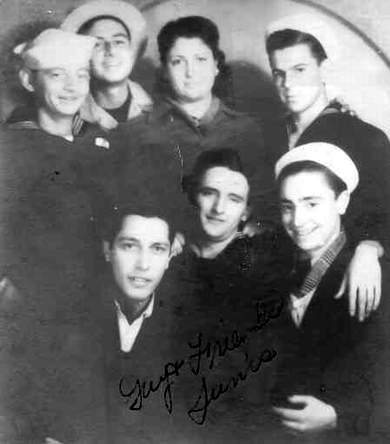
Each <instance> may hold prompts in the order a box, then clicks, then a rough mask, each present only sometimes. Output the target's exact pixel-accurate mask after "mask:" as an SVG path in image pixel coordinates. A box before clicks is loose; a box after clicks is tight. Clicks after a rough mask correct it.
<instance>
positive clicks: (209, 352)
mask: <svg viewBox="0 0 390 444" xmlns="http://www.w3.org/2000/svg"><path fill="white" fill-rule="evenodd" d="M282 308H283V300H282V299H281V298H280V299H275V298H273V299H269V300H264V299H263V300H259V301H258V302H257V304H256V320H255V322H254V323H253V324H249V325H247V326H246V327H245V328H243V330H242V331H241V332H240V331H238V330H237V329H235V330H232V331H231V332H230V333H229V334H227V335H226V336H224V337H223V338H220V339H215V340H213V341H210V340H205V338H204V335H203V333H201V332H199V333H197V335H196V338H195V340H194V341H190V342H189V343H188V347H189V348H190V354H189V355H188V356H186V357H184V358H183V359H179V360H176V361H174V362H167V363H166V364H165V365H164V367H163V372H162V374H161V375H160V376H159V377H158V378H157V379H156V380H152V379H144V380H143V379H142V378H138V379H137V380H136V381H135V383H133V384H129V383H128V381H127V378H126V377H122V378H121V379H120V381H119V393H120V395H121V396H122V397H123V398H126V402H127V404H128V408H129V410H133V411H136V410H141V409H142V407H143V404H144V400H146V399H147V398H149V396H150V395H151V394H152V393H155V392H157V391H159V390H160V389H162V390H163V398H164V404H165V407H166V409H167V411H168V412H169V414H171V413H172V411H173V393H172V387H173V385H174V380H175V379H176V378H178V377H179V376H180V374H181V371H182V370H183V366H184V365H185V364H188V366H189V368H190V370H191V372H192V373H193V375H195V376H199V374H200V369H201V364H202V361H203V360H204V359H206V360H207V361H206V364H207V366H208V368H209V370H211V371H212V370H213V369H214V366H215V364H216V361H217V360H218V359H220V358H223V357H225V356H227V355H228V354H229V353H231V352H233V351H234V350H238V349H240V348H241V347H242V346H243V345H244V344H247V343H248V341H249V340H250V337H251V335H254V334H255V333H257V332H259V331H261V330H262V329H263V328H264V327H265V326H266V325H267V324H268V323H269V321H270V320H272V319H275V318H277V317H278V316H280V313H281V310H282ZM276 355H277V353H276V351H275V350H273V349H264V350H263V351H262V352H261V353H260V355H259V356H257V357H255V358H252V359H249V357H248V355H246V361H247V363H246V367H245V368H244V369H243V370H242V371H239V372H238V373H237V374H236V375H235V376H232V377H230V379H229V380H228V381H227V382H219V383H217V384H216V385H215V386H213V387H209V386H208V383H207V379H206V378H205V376H203V375H202V378H201V381H202V382H201V389H200V394H199V396H198V398H197V400H196V401H195V403H194V405H193V407H192V408H191V409H190V410H189V411H188V412H187V413H188V415H189V417H190V418H191V419H192V420H193V421H194V422H195V423H196V424H199V425H201V424H203V423H204V421H205V420H206V417H207V412H208V407H209V406H210V404H211V403H212V402H214V401H216V400H217V399H219V397H220V396H221V395H222V394H224V393H226V392H228V391H230V390H233V389H235V388H236V387H237V386H238V385H239V384H240V383H242V382H243V381H245V380H246V379H247V377H248V375H249V374H250V373H257V372H258V371H259V370H260V368H261V365H262V364H263V363H266V362H270V361H272V360H273V359H274V358H275V357H276Z"/></svg>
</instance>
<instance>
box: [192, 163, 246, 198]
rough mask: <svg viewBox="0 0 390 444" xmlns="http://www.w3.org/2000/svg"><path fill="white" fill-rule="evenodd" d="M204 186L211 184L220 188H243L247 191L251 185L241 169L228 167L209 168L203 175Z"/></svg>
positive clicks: (202, 182)
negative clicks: (234, 169)
mask: <svg viewBox="0 0 390 444" xmlns="http://www.w3.org/2000/svg"><path fill="white" fill-rule="evenodd" d="M201 185H202V186H210V187H213V188H218V189H220V190H233V189H235V190H241V191H243V192H247V191H248V188H249V185H248V180H247V178H246V177H245V176H244V175H243V174H242V173H240V172H239V171H233V170H231V169H229V168H226V167H219V166H217V167H213V168H209V169H208V170H207V171H206V172H205V174H204V175H203V178H202V181H201Z"/></svg>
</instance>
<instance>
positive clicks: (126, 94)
mask: <svg viewBox="0 0 390 444" xmlns="http://www.w3.org/2000/svg"><path fill="white" fill-rule="evenodd" d="M61 27H62V29H64V30H66V31H72V32H76V33H78V34H83V35H89V36H92V37H95V38H97V40H98V43H97V45H96V47H95V50H94V53H93V56H92V82H91V95H90V96H89V97H88V99H87V100H86V102H85V104H84V106H83V108H82V109H81V112H80V117H81V118H82V119H84V120H86V121H88V122H93V123H97V124H99V126H100V127H101V128H103V129H105V130H110V129H113V128H115V127H116V126H117V125H118V122H125V121H127V120H130V119H133V118H134V117H137V116H138V115H140V114H141V113H143V112H147V111H149V110H150V109H151V106H152V100H151V98H150V97H149V95H148V94H147V93H146V92H145V91H144V89H143V88H142V87H141V86H140V85H139V84H138V83H136V82H134V81H132V80H130V79H129V76H130V75H131V72H132V70H133V67H134V64H135V62H136V61H137V59H138V58H139V57H140V56H141V55H142V53H143V50H144V49H145V45H146V42H147V35H146V22H145V19H144V17H143V16H142V14H141V13H140V12H139V11H138V9H137V8H135V7H134V6H133V5H131V4H129V3H127V2H124V1H121V0H93V1H89V2H87V3H84V4H83V5H81V6H79V7H78V8H76V9H75V10H74V11H72V12H71V13H70V14H69V15H68V16H67V17H66V18H65V20H64V22H63V23H62V25H61Z"/></svg>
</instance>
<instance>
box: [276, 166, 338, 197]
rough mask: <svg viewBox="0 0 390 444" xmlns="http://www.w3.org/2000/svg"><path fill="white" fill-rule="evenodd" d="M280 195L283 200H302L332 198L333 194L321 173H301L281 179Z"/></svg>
mask: <svg viewBox="0 0 390 444" xmlns="http://www.w3.org/2000/svg"><path fill="white" fill-rule="evenodd" d="M280 194H281V197H282V198H285V199H291V200H302V199H308V198H311V197H328V196H330V195H332V196H333V195H334V192H333V190H332V188H331V187H330V185H329V183H328V180H327V179H326V177H325V174H324V173H323V172H321V171H302V172H299V173H296V174H293V175H290V176H287V177H286V178H285V179H283V181H282V184H281V187H280Z"/></svg>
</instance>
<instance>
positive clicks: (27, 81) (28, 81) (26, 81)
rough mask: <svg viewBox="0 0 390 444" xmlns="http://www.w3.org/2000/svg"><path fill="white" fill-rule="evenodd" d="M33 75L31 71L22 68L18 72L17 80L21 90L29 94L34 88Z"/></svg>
mask: <svg viewBox="0 0 390 444" xmlns="http://www.w3.org/2000/svg"><path fill="white" fill-rule="evenodd" d="M32 77H33V73H32V71H31V69H28V68H22V69H21V70H20V71H19V80H20V83H21V84H22V86H23V88H25V89H27V91H29V92H34V91H35V88H34V85H33V82H32Z"/></svg>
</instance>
